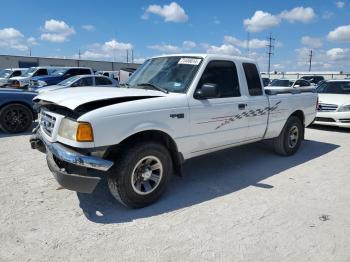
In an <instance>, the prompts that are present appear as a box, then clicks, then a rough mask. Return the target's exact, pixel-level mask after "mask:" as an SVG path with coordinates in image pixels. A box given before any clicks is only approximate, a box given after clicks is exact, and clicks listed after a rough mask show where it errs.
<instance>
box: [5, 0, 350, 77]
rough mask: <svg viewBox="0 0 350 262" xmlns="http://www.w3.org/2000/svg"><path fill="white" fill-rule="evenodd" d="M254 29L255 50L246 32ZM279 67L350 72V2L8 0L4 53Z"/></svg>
mask: <svg viewBox="0 0 350 262" xmlns="http://www.w3.org/2000/svg"><path fill="white" fill-rule="evenodd" d="M248 33H249V38H250V39H251V41H249V47H250V48H249V52H248V50H247V45H248V44H247V37H248ZM269 33H272V35H273V37H274V38H275V39H276V42H275V46H276V47H275V54H274V56H273V59H272V68H273V69H275V70H279V71H291V70H306V69H307V67H308V65H307V60H308V54H309V52H310V50H311V49H312V50H313V52H314V60H313V61H314V63H313V68H314V69H315V70H336V71H339V70H344V71H350V62H349V61H350V0H344V1H332V0H323V1H321V0H319V1H315V0H314V1H311V0H310V1H297V0H294V1H269V0H265V1H252V0H245V1H176V2H171V1H159V0H155V1H99V2H97V1H87V0H85V1H65V0H63V1H16V0H12V1H4V2H3V3H2V15H1V18H0V53H1V54H28V53H29V48H30V49H31V50H32V55H34V56H51V57H67V58H72V57H73V58H76V57H78V52H79V50H80V51H81V57H82V58H86V59H93V60H110V61H113V60H117V61H119V60H120V61H123V60H125V56H126V49H133V50H134V57H135V60H136V61H142V60H143V59H145V58H148V57H151V56H153V55H158V54H166V53H179V52H211V53H224V54H231V55H241V56H250V57H251V58H254V59H256V60H257V61H258V63H259V64H260V67H261V69H262V70H266V62H267V57H266V38H267V36H268V34H269Z"/></svg>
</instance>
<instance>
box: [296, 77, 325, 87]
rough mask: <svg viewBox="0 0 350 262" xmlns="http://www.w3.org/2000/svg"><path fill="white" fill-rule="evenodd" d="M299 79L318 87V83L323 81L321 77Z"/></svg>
mask: <svg viewBox="0 0 350 262" xmlns="http://www.w3.org/2000/svg"><path fill="white" fill-rule="evenodd" d="M301 79H304V80H307V81H309V82H310V83H312V84H315V85H318V84H319V82H320V81H324V80H325V79H324V77H323V76H303V77H301Z"/></svg>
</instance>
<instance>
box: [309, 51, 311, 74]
mask: <svg viewBox="0 0 350 262" xmlns="http://www.w3.org/2000/svg"><path fill="white" fill-rule="evenodd" d="M311 63H312V50H310V54H309V72H311Z"/></svg>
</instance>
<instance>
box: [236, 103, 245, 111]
mask: <svg viewBox="0 0 350 262" xmlns="http://www.w3.org/2000/svg"><path fill="white" fill-rule="evenodd" d="M246 106H247V104H238V109H239V110H243V109H245V108H246Z"/></svg>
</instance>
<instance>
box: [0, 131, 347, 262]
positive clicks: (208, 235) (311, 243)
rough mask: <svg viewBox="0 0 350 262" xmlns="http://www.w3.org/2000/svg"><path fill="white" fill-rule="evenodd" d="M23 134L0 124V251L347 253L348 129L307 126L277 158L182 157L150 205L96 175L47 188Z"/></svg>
mask: <svg viewBox="0 0 350 262" xmlns="http://www.w3.org/2000/svg"><path fill="white" fill-rule="evenodd" d="M28 138H29V135H19V136H7V135H5V134H0V164H1V169H0V206H1V212H0V225H1V227H0V243H1V245H0V246H1V248H0V261H79V260H80V261H213V260H215V261H269V262H271V261H293V262H294V261H350V248H349V247H350V206H349V203H350V183H349V175H350V166H349V160H350V139H349V138H350V132H349V131H346V130H341V129H325V128H317V129H316V128H313V129H307V131H306V139H307V141H305V142H304V144H303V146H302V148H301V149H300V151H299V152H298V153H297V154H296V155H295V156H292V157H287V158H286V157H280V156H277V155H275V154H274V153H272V152H271V149H270V147H269V146H268V145H266V144H262V143H259V144H254V145H249V146H243V147H239V148H235V149H230V150H225V151H223V152H219V153H214V154H211V155H207V156H203V157H199V158H196V159H193V160H190V161H188V162H187V163H186V164H185V167H184V169H185V176H184V177H183V178H179V177H174V178H173V179H172V182H171V184H170V186H169V189H168V191H167V193H166V194H165V195H164V196H163V198H162V199H161V200H160V201H159V202H157V203H156V204H154V205H152V206H150V207H147V208H144V209H139V210H130V209H126V208H124V207H122V206H120V205H119V204H118V203H116V202H115V201H114V200H113V199H112V197H111V196H110V195H109V193H108V191H107V188H106V183H105V182H103V183H101V184H100V185H99V186H98V188H97V189H96V190H95V192H94V193H93V194H79V193H78V194H77V193H75V192H72V191H68V190H65V189H63V190H59V188H58V185H57V183H56V181H55V180H54V178H53V177H52V175H51V173H50V172H49V170H48V168H47V166H46V162H45V156H44V154H41V153H40V152H38V151H34V150H31V149H30V147H29V143H28Z"/></svg>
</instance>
